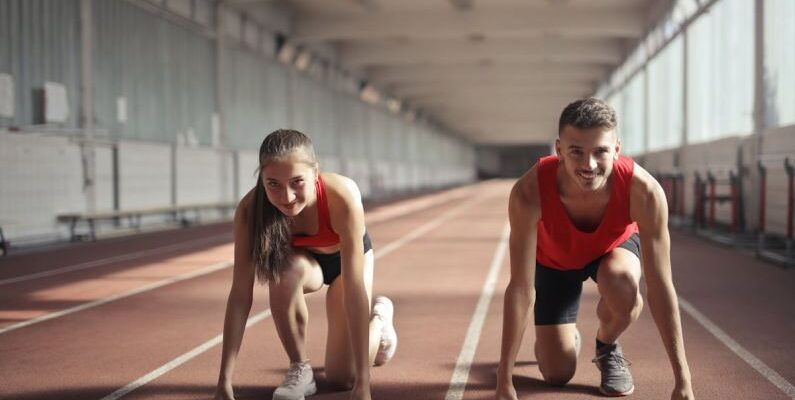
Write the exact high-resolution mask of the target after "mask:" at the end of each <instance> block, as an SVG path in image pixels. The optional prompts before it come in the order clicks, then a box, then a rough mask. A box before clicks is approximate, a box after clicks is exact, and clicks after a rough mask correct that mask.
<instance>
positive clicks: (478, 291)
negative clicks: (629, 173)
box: [0, 181, 795, 400]
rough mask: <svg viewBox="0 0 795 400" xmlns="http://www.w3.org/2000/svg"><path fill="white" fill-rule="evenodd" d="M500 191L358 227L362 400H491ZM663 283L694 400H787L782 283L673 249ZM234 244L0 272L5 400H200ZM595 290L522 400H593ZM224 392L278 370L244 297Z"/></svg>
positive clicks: (177, 240) (2, 265)
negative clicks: (379, 339)
mask: <svg viewBox="0 0 795 400" xmlns="http://www.w3.org/2000/svg"><path fill="white" fill-rule="evenodd" d="M509 190H510V182H508V181H488V182H483V183H480V184H477V185H472V186H468V187H463V188H458V189H455V190H450V191H446V192H441V193H435V194H431V195H427V196H423V197H418V198H414V199H409V200H404V201H400V202H396V203H392V204H389V205H386V206H382V207H378V208H374V209H372V210H368V212H367V221H368V222H367V224H368V231H369V232H370V235H371V236H372V238H373V241H374V245H375V251H376V257H377V259H376V269H375V293H376V294H385V295H387V296H389V297H391V298H392V299H393V300H394V302H395V304H396V316H395V324H396V326H397V330H398V334H399V337H400V342H399V347H398V351H397V354H396V356H395V358H394V359H393V360H392V361H391V362H390V363H389V364H387V365H386V366H383V367H379V368H374V369H373V370H372V394H373V398H375V399H383V400H405V399H451V400H452V399H489V398H493V394H494V387H495V369H496V365H497V362H498V360H499V347H500V334H501V326H502V295H503V292H504V290H505V285H506V283H507V280H508V276H509V268H508V257H507V256H506V252H507V229H506V223H507V196H508V191H509ZM672 237H673V264H674V266H673V267H674V279H675V283H676V287H677V290H678V293H679V295H680V298H681V300H680V302H681V305H682V310H683V312H682V322H683V325H684V334H685V345H686V349H687V354H688V359H689V362H690V367H691V371H692V375H693V381H694V390H695V393H696V396H697V398H699V399H720V400H724V399H765V400H770V399H795V388H793V385H792V383H793V382H795V351H794V350H793V345H794V344H795V318H793V317H795V301H794V300H795V294H794V292H793V289H795V274H794V273H795V271H787V270H784V269H781V268H778V267H775V266H772V265H769V264H766V263H763V262H760V261H758V260H756V259H755V258H753V256H752V255H751V254H746V253H742V252H739V251H736V250H732V249H728V248H724V247H718V246H715V245H712V244H709V243H707V242H705V241H703V240H701V239H698V238H695V237H693V236H691V235H690V234H687V233H682V232H673V233H672ZM231 257H232V244H231V226H230V224H218V225H208V226H202V227H196V228H191V229H186V230H174V231H167V232H157V233H148V234H142V235H138V236H134V237H127V238H116V239H108V240H102V241H99V242H94V243H81V244H75V245H70V246H62V247H60V248H56V249H52V250H49V251H43V252H38V253H30V254H17V255H14V254H12V255H10V256H8V257H5V258H2V259H0V399H18V400H28V399H64V400H65V399H120V398H124V399H131V400H132V399H211V398H212V395H213V393H214V389H215V382H216V379H217V376H218V366H219V360H220V352H221V346H220V333H221V331H222V326H223V316H224V309H225V305H226V296H227V293H228V290H229V287H230V283H231V272H232V271H231V268H230V266H231ZM597 300H598V296H597V293H596V287H595V285H594V284H593V283H592V282H589V283H588V284H587V285H586V287H585V290H584V293H583V299H582V304H581V309H580V317H579V321H578V323H579V326H580V330H581V332H582V334H583V338H584V341H583V351H582V354H581V355H580V358H579V366H578V370H577V373H576V375H575V376H574V378H573V380H572V381H571V382H570V384H569V385H567V386H566V387H564V388H558V387H550V386H547V385H545V384H544V383H543V382H542V381H541V379H540V374H539V372H538V369H537V367H536V364H535V361H534V356H533V352H532V343H533V340H534V333H533V329H532V328H530V329H528V330H527V333H526V334H525V338H524V342H523V346H522V350H521V352H520V354H519V359H518V362H517V370H516V375H515V377H514V382H515V385H516V388H517V390H518V392H519V395H520V398H533V399H583V398H597V397H599V395H598V392H597V389H596V385H597V384H598V372H597V370H596V368H595V367H594V366H593V365H592V364H591V362H590V359H591V358H592V356H593V344H592V343H593V337H594V334H595V331H596V327H597V320H596V316H595V312H594V310H595V306H596V302H597ZM323 302H324V296H323V294H314V295H311V296H309V299H308V303H309V309H310V325H309V333H308V336H309V343H308V351H309V355H310V357H311V358H312V364H313V365H314V367H315V370H316V377H317V378H318V384H319V393H318V394H317V395H316V396H314V398H315V399H318V400H320V399H347V393H344V392H333V391H332V390H331V389H330V388H329V386H328V384H326V382H325V381H324V375H323V354H324V352H323V346H324V342H325V330H326V321H325V313H324V310H323V308H324V305H323ZM249 323H250V328H249V329H248V330H247V332H246V335H245V338H244V341H243V346H242V349H241V356H240V358H239V361H238V364H237V368H236V374H235V380H234V385H235V390H236V393H237V395H238V398H239V399H270V395H271V393H272V391H273V390H274V388H275V387H276V386H277V385H278V384H279V383H280V382H281V379H282V377H283V374H284V372H285V368H286V366H287V358H286V356H285V354H284V351H283V350H282V349H281V346H280V344H279V341H278V338H277V336H276V331H275V329H274V326H273V323H272V321H271V319H270V313H269V310H268V301H267V293H266V289H265V288H264V287H262V286H257V288H256V290H255V302H254V307H253V308H252V312H251V315H250V321H249ZM621 342H622V344H623V346H624V348H625V353H626V356H627V357H628V358H629V359H630V360H631V361H632V371H633V374H634V377H635V381H636V390H635V394H634V395H632V397H631V398H635V399H666V398H668V397H669V393H670V390H671V389H672V383H673V381H672V375H671V371H670V367H669V364H668V360H667V357H666V355H665V352H664V350H663V347H662V344H661V343H660V339H659V335H658V333H657V330H656V327H655V325H654V323H653V320H652V318H651V314H650V312H649V311H648V305H647V306H646V308H645V309H644V311H643V314H642V316H641V317H640V319H639V320H638V321H637V322H636V323H635V324H634V325H633V326H631V327H630V329H629V331H627V332H626V333H625V334H624V336H623V337H622V340H621Z"/></svg>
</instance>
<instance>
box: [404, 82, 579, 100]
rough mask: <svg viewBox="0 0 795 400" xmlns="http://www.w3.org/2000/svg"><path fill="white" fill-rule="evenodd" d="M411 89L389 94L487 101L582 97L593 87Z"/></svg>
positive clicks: (492, 86) (505, 86) (556, 85)
mask: <svg viewBox="0 0 795 400" xmlns="http://www.w3.org/2000/svg"><path fill="white" fill-rule="evenodd" d="M413 89H414V90H413V91H411V90H409V91H402V90H400V89H399V88H398V90H394V91H392V92H390V93H391V94H393V95H395V96H397V97H399V98H401V99H405V100H409V101H419V100H426V99H439V98H441V99H456V100H458V99H462V98H470V97H472V98H479V99H481V100H484V101H489V100H490V99H492V98H501V97H504V96H511V95H525V96H539V95H556V94H558V95H563V94H565V95H571V96H574V97H582V96H586V95H588V94H590V93H591V92H593V87H592V86H591V85H588V84H578V83H574V84H569V85H561V84H553V85H543V84H541V85H500V86H495V85H479V84H476V85H466V86H457V87H445V86H431V87H427V88H423V87H422V86H415V87H413Z"/></svg>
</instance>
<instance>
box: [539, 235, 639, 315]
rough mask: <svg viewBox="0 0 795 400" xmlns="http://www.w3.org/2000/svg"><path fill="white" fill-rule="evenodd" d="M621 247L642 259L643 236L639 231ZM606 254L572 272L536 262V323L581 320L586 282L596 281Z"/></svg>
mask: <svg viewBox="0 0 795 400" xmlns="http://www.w3.org/2000/svg"><path fill="white" fill-rule="evenodd" d="M618 247H621V248H624V249H627V250H629V251H631V252H632V253H634V254H635V255H636V256H638V258H640V237H639V236H638V234H637V233H636V234H633V235H632V236H630V237H629V239H627V240H626V241H624V242H623V243H621V244H620V245H618ZM602 257H604V256H602ZM602 257H599V258H597V259H595V260H593V261H591V262H589V263H588V264H586V265H585V266H584V267H583V268H581V269H577V270H569V271H561V270H559V269H554V268H550V267H546V266H544V265H541V264H539V263H538V262H536V281H535V288H536V301H535V310H534V314H535V323H536V325H560V324H570V323H573V322H575V321H577V311H578V310H579V308H580V295H581V294H582V283H583V282H584V281H585V280H586V279H588V278H591V279H593V280H594V282H596V273H597V272H598V271H599V263H600V261H602Z"/></svg>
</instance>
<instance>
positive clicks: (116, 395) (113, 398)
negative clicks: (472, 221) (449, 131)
mask: <svg viewBox="0 0 795 400" xmlns="http://www.w3.org/2000/svg"><path fill="white" fill-rule="evenodd" d="M476 200H477V199H473V200H470V201H468V202H466V203H464V204H461V205H460V206H458V207H456V208H453V209H452V210H450V211H448V212H446V213H444V214H442V215H440V216H438V217H437V218H436V219H434V220H431V221H430V222H428V223H427V224H425V225H422V226H420V227H419V228H417V229H415V230H413V231H411V232H409V233H407V234H406V235H404V236H403V237H401V238H400V239H398V240H396V241H394V242H391V243H389V244H387V245H386V246H384V249H385V250H382V251H380V252H378V253H376V254H375V255H374V257H373V258H374V259H375V260H377V259H379V258H381V257H383V256H385V255H387V254H389V253H391V252H393V251H395V250H397V249H398V248H400V247H401V246H403V245H405V244H406V243H408V242H410V241H411V240H413V239H416V238H417V237H418V236H419V235H421V234H423V233H426V232H428V231H429V230H431V229H433V228H435V227H437V226H439V224H441V223H442V222H444V221H447V220H448V219H450V218H451V217H452V216H454V215H455V214H457V213H459V212H461V211H463V209H464V208H465V207H468V206H471V205H472V204H473V203H475V201H476ZM506 227H507V226H506ZM418 232H419V233H418ZM494 275H495V280H496V274H494ZM493 286H494V284H493V283H492V287H493ZM265 314H267V315H265ZM269 315H270V309H267V310H265V311H264V312H262V313H260V314H258V315H257V316H256V317H252V318H250V319H249V320H248V323H246V328H248V327H249V326H251V325H254V324H256V323H258V322H260V321H262V320H264V319H265V318H267V316H269ZM257 318H258V319H257ZM255 319H256V320H255ZM481 324H482V322H481ZM221 342H223V334H221V335H218V336H216V337H214V338H212V339H210V340H209V341H207V342H205V343H203V344H201V345H199V346H198V347H196V348H194V349H193V350H191V351H189V352H187V353H185V354H183V355H181V356H179V357H177V358H175V359H173V360H172V361H169V362H168V363H166V364H165V365H163V366H162V367H160V368H158V369H156V370H154V371H152V372H150V373H148V374H146V375H144V376H142V377H140V378H138V379H137V380H135V382H133V383H130V384H129V385H127V386H125V387H123V388H121V389H119V390H117V391H115V392H113V393H111V394H109V395H108V396H105V397H103V398H102V399H101V400H118V399H120V398H121V397H122V396H124V395H126V394H128V393H130V392H132V391H133V390H135V389H137V388H139V387H141V386H143V385H145V384H147V383H149V382H151V381H153V380H155V379H157V378H159V377H160V376H162V375H164V374H165V373H167V372H168V371H171V370H172V369H174V368H176V367H178V366H180V365H182V364H184V363H185V362H187V361H188V360H190V359H192V358H194V357H196V356H198V355H199V354H201V353H204V352H205V351H207V350H210V349H211V348H212V347H213V346H216V345H218V344H220V343H221Z"/></svg>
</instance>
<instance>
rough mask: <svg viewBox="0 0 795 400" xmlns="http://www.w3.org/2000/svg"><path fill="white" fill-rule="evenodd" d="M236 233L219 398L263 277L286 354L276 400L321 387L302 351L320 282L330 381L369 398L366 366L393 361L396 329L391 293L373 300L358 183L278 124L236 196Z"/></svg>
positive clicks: (229, 394) (227, 387)
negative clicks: (247, 186)
mask: <svg viewBox="0 0 795 400" xmlns="http://www.w3.org/2000/svg"><path fill="white" fill-rule="evenodd" d="M234 233H235V250H234V253H235V256H234V258H235V259H234V272H233V274H234V277H233V280H232V289H231V291H230V293H229V300H228V303H227V309H226V318H225V320H224V339H223V353H222V356H221V371H220V376H219V378H218V386H217V391H216V395H215V398H216V399H217V400H229V399H233V398H234V394H233V391H232V375H233V372H234V366H235V360H236V359H237V355H238V351H239V349H240V344H241V341H242V339H243V331H244V330H245V326H246V319H247V318H248V314H249V312H250V310H251V305H252V297H253V294H252V292H253V288H254V281H255V280H256V279H259V280H260V281H261V282H263V283H267V284H268V289H269V295H270V309H271V313H272V315H273V322H274V323H275V324H276V330H277V332H278V335H279V339H280V340H281V343H282V346H283V347H284V350H285V351H286V352H287V356H288V357H289V359H290V367H289V370H288V371H287V376H286V377H285V379H284V382H283V383H282V384H281V385H280V386H279V387H278V388H277V389H276V390H275V392H274V393H273V399H274V400H288V399H303V398H304V396H308V395H311V394H314V393H315V392H316V390H317V389H316V386H315V379H314V374H313V371H312V367H311V366H310V364H309V359H308V357H307V353H306V349H305V335H306V326H307V321H308V318H309V315H308V311H307V305H306V300H305V299H304V294H305V293H310V292H315V291H318V290H320V289H321V288H322V287H323V286H324V284H325V285H328V287H329V288H328V291H327V292H326V315H327V317H328V337H327V341H326V362H325V374H326V378H327V379H328V381H329V382H330V383H332V384H334V385H336V386H338V387H339V388H341V389H345V390H351V398H352V399H370V365H373V364H375V365H381V364H384V363H386V362H387V361H389V359H390V358H392V356H393V355H394V353H395V348H396V346H397V334H396V333H395V329H394V327H393V325H392V316H393V312H394V311H393V305H392V302H391V301H390V300H389V299H388V298H386V297H378V298H376V299H375V302H374V305H373V307H372V311H371V307H370V298H371V295H372V284H373V259H374V258H373V250H372V245H371V243H370V238H369V237H368V236H367V232H366V231H365V226H364V210H363V208H362V201H361V195H360V193H359V189H358V187H357V186H356V184H355V183H354V182H353V181H352V180H350V179H348V178H346V177H344V176H341V175H337V174H333V173H321V172H320V171H319V169H318V164H317V161H316V158H315V152H314V149H313V147H312V142H311V141H310V139H309V137H307V136H306V135H304V134H303V133H301V132H298V131H295V130H286V129H285V130H278V131H275V132H273V133H271V134H270V135H268V136H267V137H266V138H265V140H264V141H263V142H262V146H260V151H259V175H258V176H257V185H256V187H255V188H254V189H252V190H251V191H250V192H249V193H248V194H246V196H245V197H244V198H243V199H242V200H241V201H240V204H239V206H238V208H237V212H236V214H235V222H234Z"/></svg>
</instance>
